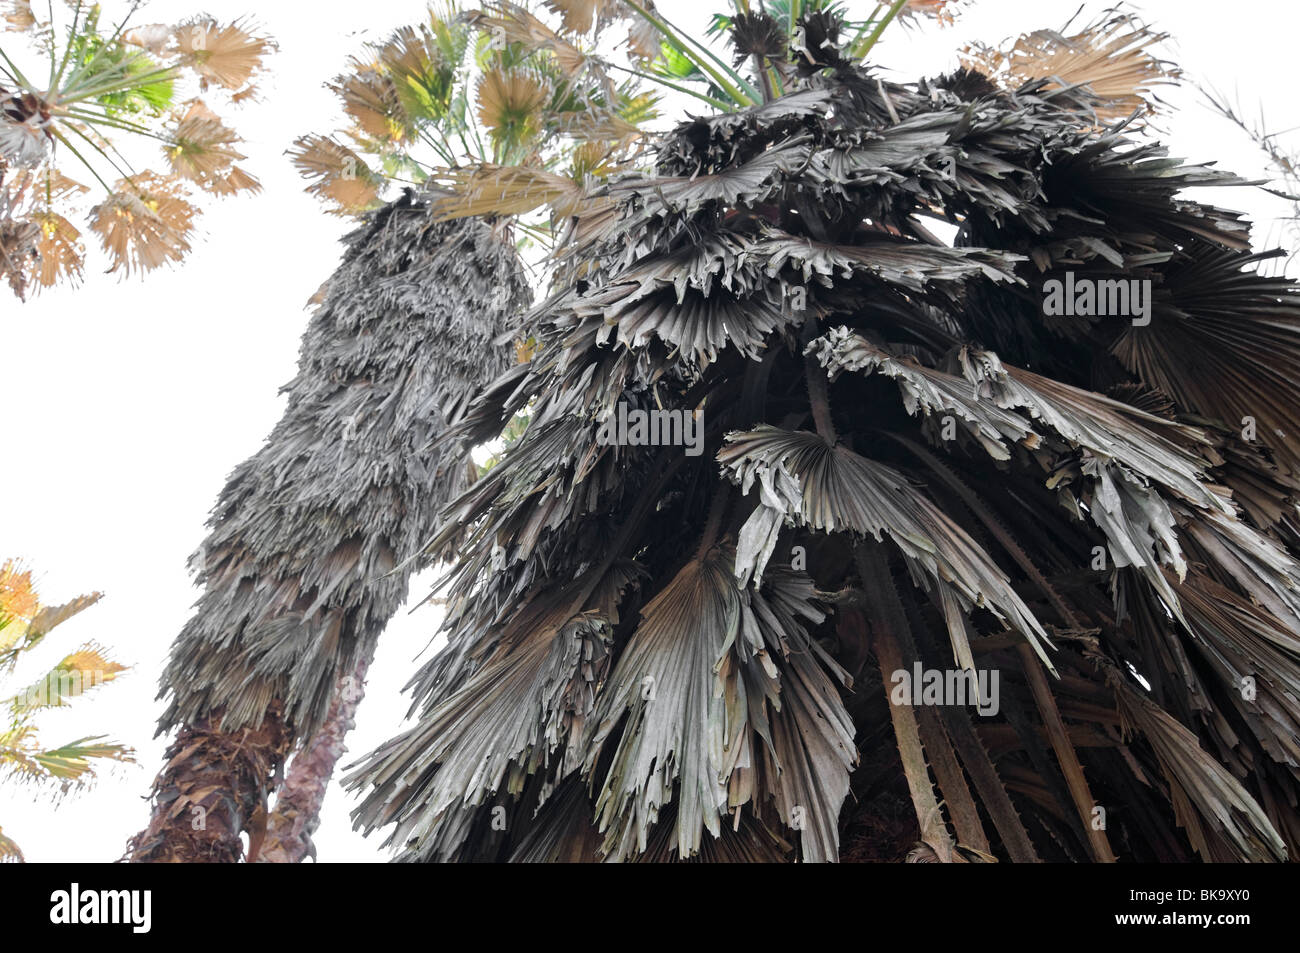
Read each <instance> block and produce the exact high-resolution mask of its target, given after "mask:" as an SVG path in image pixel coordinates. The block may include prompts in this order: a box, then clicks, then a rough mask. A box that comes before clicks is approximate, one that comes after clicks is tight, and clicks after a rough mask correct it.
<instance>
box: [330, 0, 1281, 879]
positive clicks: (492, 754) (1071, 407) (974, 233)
mask: <svg viewBox="0 0 1300 953" xmlns="http://www.w3.org/2000/svg"><path fill="white" fill-rule="evenodd" d="M898 6H901V5H900V4H895V7H898ZM731 26H732V31H733V32H732V36H733V40H734V43H735V46H736V55H737V61H738V62H747V63H752V64H754V65H756V67H757V71H758V73H760V74H766V75H767V78H768V81H769V83H770V87H771V89H773V90H774V91H775V90H776V89H777V86H776V82H771V81H773V80H776V81H779V82H780V84H781V87H782V88H783V89H784V94H783V95H779V96H775V97H773V98H771V99H770V100H769V101H765V102H763V103H761V104H758V105H754V106H752V107H749V108H747V109H743V110H739V111H734V112H731V113H727V114H723V115H718V116H714V117H710V118H699V119H695V120H693V121H691V122H689V123H686V124H683V125H682V126H680V127H678V129H677V130H676V131H675V132H674V133H673V134H671V135H669V136H667V137H665V138H664V140H663V141H662V143H661V145H660V148H659V153H658V170H657V175H654V176H631V177H627V178H624V179H621V180H619V181H617V182H615V183H613V184H611V185H610V186H609V187H608V188H607V189H606V190H605V193H604V196H605V199H606V203H607V204H606V205H605V206H604V207H594V208H593V210H592V211H590V212H589V213H588V214H585V215H583V216H582V217H580V219H579V221H578V223H577V226H576V229H575V241H574V243H573V244H572V245H571V246H570V247H569V249H568V250H567V253H568V254H569V256H570V257H571V259H572V260H573V261H575V262H581V263H582V265H583V267H582V272H581V277H580V279H578V280H574V281H572V282H571V283H567V284H566V285H564V286H561V287H559V288H557V289H556V290H555V291H554V292H553V293H552V294H551V295H550V296H549V297H548V298H547V299H546V300H545V301H544V302H543V303H541V304H540V305H539V306H537V307H536V308H535V309H534V310H533V311H532V312H531V313H530V314H529V315H528V316H527V317H526V319H525V320H524V322H523V325H522V330H523V331H524V332H526V333H528V334H530V335H531V336H532V337H533V339H534V340H535V341H536V348H535V350H534V351H533V353H532V357H531V360H530V362H529V363H528V364H526V365H523V366H521V367H517V368H512V369H511V370H510V371H509V372H508V373H507V374H506V375H504V376H503V377H502V378H501V379H500V380H499V381H498V382H497V383H496V384H494V385H493V386H492V387H490V388H488V389H487V390H486V391H485V392H484V393H483V394H482V395H481V396H480V398H479V399H478V401H477V402H476V403H475V404H474V406H473V407H472V408H471V410H470V411H469V413H468V414H467V416H466V418H465V419H464V420H463V421H462V422H461V424H460V425H458V428H457V430H456V433H457V434H458V435H459V436H460V437H461V438H462V439H464V440H467V441H469V442H471V443H473V442H476V441H481V440H484V439H487V438H489V437H491V436H493V435H495V434H496V433H498V432H499V431H500V428H501V427H502V425H503V423H504V422H505V421H507V420H510V419H511V418H512V416H513V415H514V414H515V413H517V412H518V411H519V410H520V409H522V408H523V407H524V406H525V405H528V404H529V403H530V402H531V414H532V416H531V423H530V425H529V427H528V429H527V430H526V431H525V433H524V434H523V436H522V437H521V438H520V439H519V440H518V441H517V442H516V443H515V444H514V446H513V447H512V448H510V449H509V450H508V451H507V452H506V453H505V454H504V456H503V458H502V460H501V462H500V463H499V464H498V465H497V466H496V467H494V468H493V469H492V470H491V471H490V472H489V473H488V474H487V475H486V476H485V477H484V479H482V480H481V481H479V482H478V483H476V484H475V485H474V486H472V487H470V488H469V489H468V490H467V491H466V492H465V493H464V494H462V496H461V497H460V498H459V499H458V500H456V501H455V502H454V503H453V504H452V505H451V506H450V507H449V508H448V510H447V511H446V519H445V521H444V524H443V526H442V529H441V530H440V532H439V535H438V536H437V538H436V539H435V541H434V544H433V545H432V547H431V549H430V553H431V555H433V556H435V557H439V558H445V559H448V560H454V562H455V565H454V570H453V572H452V573H451V575H450V577H449V583H448V584H449V586H450V589H449V593H448V614H447V620H446V632H447V637H448V647H447V649H446V650H445V651H444V652H443V653H441V654H440V655H439V656H437V657H436V658H434V659H433V660H432V661H431V662H430V663H429V664H428V665H426V666H425V668H424V669H423V670H422V671H421V673H420V674H419V676H418V677H417V678H416V679H415V680H414V681H413V685H414V688H415V691H416V694H417V701H418V702H419V703H421V704H422V706H423V708H422V715H421V718H420V721H419V723H418V724H417V725H416V726H415V727H414V728H412V729H410V730H409V731H407V732H406V733H404V734H402V735H401V736H399V737H398V738H396V739H394V740H393V741H391V742H389V743H388V744H387V745H385V746H383V747H382V748H380V749H379V750H378V751H376V752H375V753H373V754H372V755H371V756H370V757H369V758H368V759H367V761H366V762H365V763H364V764H363V765H362V767H360V768H359V769H358V770H357V771H356V772H355V773H354V774H353V775H352V777H351V779H350V780H351V783H352V784H353V785H354V786H356V787H358V788H364V789H365V790H366V798H365V800H364V801H363V803H362V806H361V807H360V809H359V810H358V812H357V814H356V817H357V820H358V824H359V825H360V826H362V827H364V828H365V829H367V830H370V829H374V828H378V827H381V826H391V837H390V842H391V843H394V844H396V845H397V846H398V847H399V848H400V849H401V855H400V858H401V859H404V860H417V861H425V860H462V861H464V860H529V861H537V860H595V859H605V860H612V861H627V860H638V859H639V860H661V859H688V858H698V859H704V860H736V859H744V860H751V861H753V860H771V861H779V860H789V859H794V858H802V859H803V860H807V861H818V860H835V859H840V858H846V859H859V860H862V859H903V858H904V857H906V858H907V859H909V860H918V861H927V860H929V861H933V860H939V861H944V862H948V861H988V860H994V859H1003V860H1011V861H1017V862H1034V861H1040V860H1081V861H1098V862H1105V861H1111V860H1114V859H1115V858H1116V857H1122V858H1123V859H1126V860H1135V861H1181V860H1187V859H1192V858H1194V857H1200V858H1201V859H1204V860H1280V859H1284V858H1286V857H1287V856H1288V855H1294V851H1295V850H1296V848H1297V845H1298V843H1300V813H1298V812H1297V808H1296V806H1295V805H1296V804H1297V803H1300V800H1298V795H1300V788H1298V786H1297V783H1298V781H1300V777H1298V776H1297V773H1298V772H1300V769H1298V768H1297V765H1298V764H1300V748H1298V747H1297V745H1298V742H1297V737H1300V731H1298V729H1300V702H1297V699H1298V698H1300V562H1297V557H1300V512H1298V511H1297V508H1296V507H1297V501H1298V500H1300V495H1298V494H1300V453H1298V452H1297V449H1296V445H1295V442H1294V439H1293V437H1292V436H1291V435H1293V434H1294V433H1295V432H1296V429H1297V426H1300V421H1297V420H1296V415H1297V410H1296V408H1297V407H1298V406H1300V393H1298V392H1297V391H1298V389H1300V384H1298V383H1297V382H1300V297H1298V296H1297V289H1296V286H1295V285H1294V284H1293V283H1291V282H1288V281H1286V280H1283V279H1278V278H1270V277H1267V276H1263V275H1261V274H1259V273H1258V272H1257V271H1256V270H1255V266H1256V264H1257V263H1258V261H1259V259H1260V256H1259V255H1255V254H1253V253H1252V252H1251V250H1250V247H1249V243H1248V231H1247V224H1246V223H1245V222H1244V221H1242V219H1241V217H1240V216H1239V215H1237V214H1235V213H1232V212H1228V211H1224V210H1222V209H1220V208H1217V207H1214V206H1210V205H1206V204H1202V203H1199V202H1194V201H1191V200H1188V199H1186V198H1183V197H1181V196H1180V194H1179V193H1180V192H1181V190H1183V189H1185V188H1188V187H1191V186H1229V185H1234V184H1238V180H1236V179H1234V178H1233V177H1232V176H1230V175H1228V174H1226V173H1222V172H1219V171H1216V170H1213V169H1210V168H1208V167H1206V166H1199V165H1188V164H1185V163H1183V162H1181V161H1179V160H1173V159H1167V158H1165V157H1164V156H1165V153H1164V150H1163V149H1161V148H1160V147H1159V146H1158V145H1157V144H1154V143H1151V142H1148V141H1145V140H1141V139H1137V138H1134V137H1133V130H1132V128H1131V127H1127V126H1126V125H1125V124H1124V123H1123V122H1121V123H1119V124H1116V125H1114V126H1110V127H1104V128H1103V127H1100V122H1101V119H1100V117H1099V112H1101V111H1103V110H1104V107H1105V106H1106V105H1107V103H1106V102H1104V101H1103V99H1102V98H1101V97H1100V96H1098V94H1096V93H1094V92H1093V91H1091V90H1089V89H1088V88H1087V87H1081V86H1076V85H1073V84H1072V83H1070V82H1068V81H1061V80H1060V78H1057V79H1052V78H1048V77H1044V78H1040V79H1032V80H1030V81H1028V82H1025V83H1023V84H1021V85H1019V86H1017V87H1016V88H1015V89H1014V90H1011V91H1007V90H1005V89H1001V88H999V87H998V86H997V85H995V84H994V83H993V82H992V81H991V80H990V78H989V77H988V76H986V75H984V74H982V73H980V72H976V71H971V70H961V71H958V72H956V73H954V74H951V75H947V76H942V77H939V78H936V79H931V80H925V81H922V82H919V83H916V84H910V85H903V84H895V83H889V82H885V81H883V80H882V79H880V78H878V77H876V76H874V75H872V74H871V72H870V71H868V70H866V69H864V68H862V67H861V66H859V65H858V64H857V61H856V60H857V57H856V55H855V54H856V52H857V51H858V47H857V42H858V38H857V37H855V36H853V34H852V31H848V30H845V29H843V27H842V24H841V22H840V21H839V20H838V18H837V17H835V16H834V15H833V14H831V13H829V12H828V11H825V10H812V11H811V12H806V13H802V14H799V15H798V16H797V17H796V18H795V19H794V22H793V23H792V24H787V23H785V22H782V21H780V20H777V19H775V18H773V17H771V16H769V15H767V14H763V13H747V14H743V15H739V16H737V17H735V18H734V20H733V22H732V24H731ZM790 26H793V29H789V27H790ZM763 85H765V86H767V85H769V84H768V83H764V84H763ZM926 220H937V221H939V222H942V223H947V225H948V226H949V227H951V228H955V235H956V237H955V239H954V240H953V241H952V242H945V241H942V240H941V239H940V238H938V237H936V235H935V234H934V233H933V232H932V230H931V229H929V228H927V227H926V225H925V222H926ZM935 230H936V231H938V230H939V229H935ZM1067 273H1071V274H1072V275H1073V279H1074V280H1075V281H1084V280H1086V281H1093V282H1104V281H1118V280H1124V281H1129V280H1137V281H1149V282H1151V284H1150V286H1149V287H1150V288H1151V289H1152V291H1151V295H1152V297H1151V302H1152V308H1151V311H1150V313H1149V315H1148V316H1149V318H1150V320H1149V322H1148V321H1145V320H1144V319H1142V318H1139V319H1138V320H1136V321H1135V320H1134V319H1133V318H1132V317H1130V316H1127V315H1124V316H1120V315H1115V314H1109V315H1103V314H1098V313H1097V309H1096V308H1093V309H1091V312H1089V309H1087V308H1083V307H1080V308H1078V309H1075V308H1071V309H1070V311H1069V313H1068V314H1055V315H1052V316H1048V315H1047V314H1045V307H1044V302H1045V299H1047V298H1048V297H1049V295H1050V294H1051V293H1052V290H1053V288H1054V287H1055V286H1053V285H1048V284H1047V283H1048V282H1052V281H1060V282H1062V284H1064V282H1065V281H1067V280H1070V279H1069V277H1068V275H1067ZM1080 287H1082V286H1080ZM1090 287H1095V286H1090ZM1103 287H1104V286H1103ZM634 411H644V412H649V411H655V412H659V413H660V414H663V413H666V412H673V413H676V414H677V415H678V417H677V422H678V430H677V431H676V436H677V438H678V439H677V441H676V442H677V443H678V444H681V443H682V442H683V441H685V442H687V443H689V442H690V441H689V440H686V437H687V435H688V434H689V427H690V421H691V420H692V419H696V420H698V421H699V426H700V428H701V431H700V436H701V438H702V450H703V452H702V453H701V454H699V455H692V453H688V452H687V450H688V449H691V448H690V447H684V446H681V445H652V442H651V441H649V440H647V439H641V440H640V441H639V442H638V440H636V439H635V438H633V439H608V438H607V437H608V432H609V431H608V426H609V422H610V421H611V420H614V419H617V418H618V417H619V416H627V415H628V414H630V413H631V412H634ZM693 414H695V415H698V416H697V417H695V418H693V417H692V415H693ZM602 431H603V432H604V433H605V434H606V438H602V437H601V434H602ZM627 436H628V437H632V434H631V433H629V434H628V435H627ZM640 436H641V437H643V438H644V437H645V436H646V434H645V432H644V431H643V432H642V433H641V434H640ZM664 442H665V443H670V444H671V443H673V441H672V440H666V441H664ZM453 542H454V546H453ZM917 670H920V671H921V672H928V671H934V672H938V673H941V674H947V675H948V676H952V675H954V674H958V673H963V672H969V673H975V672H976V671H982V672H991V673H996V674H998V675H999V676H1000V680H999V682H996V683H993V684H997V685H999V686H1000V691H999V692H998V693H997V695H996V696H995V697H990V695H989V692H988V690H987V688H986V689H985V693H984V695H982V696H980V697H979V698H978V699H975V698H968V699H967V702H968V703H967V704H960V703H955V702H954V700H953V699H951V698H948V699H946V701H947V704H942V702H944V701H945V698H944V696H942V695H939V696H937V697H936V698H934V699H930V698H929V697H928V696H927V697H926V698H922V697H921V696H920V695H919V694H918V695H916V696H913V695H912V694H911V693H903V694H901V695H900V693H899V691H898V689H899V687H900V685H901V684H906V682H907V679H908V678H909V676H910V675H911V674H912V673H913V672H914V671H917ZM948 680H949V683H950V684H957V682H956V680H955V679H953V678H951V677H949V679H948ZM990 681H991V678H990ZM985 684H986V685H987V684H988V683H987V682H986V683H985ZM916 690H917V692H918V693H919V691H920V685H918V686H916ZM977 700H978V701H979V704H980V706H981V707H982V708H983V709H984V710H985V711H988V712H989V714H987V715H981V714H980V713H979V712H978V711H977V709H976V705H975V701H977ZM994 700H996V701H997V703H998V704H997V706H996V713H994V712H993V711H992V710H991V709H992V706H991V705H990V704H988V703H991V702H993V701H994ZM918 701H931V702H935V701H937V702H941V703H940V704H917V702H918ZM891 736H892V737H891ZM850 793H852V794H853V795H854V797H853V798H852V799H850V798H849V795H850Z"/></svg>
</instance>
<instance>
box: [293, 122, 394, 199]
mask: <svg viewBox="0 0 1300 953" xmlns="http://www.w3.org/2000/svg"><path fill="white" fill-rule="evenodd" d="M289 155H290V156H291V157H292V159H293V164H294V165H295V166H296V167H297V169H298V171H299V173H301V174H302V175H303V176H304V177H305V178H308V179H311V180H312V183H311V185H309V186H308V187H307V191H308V192H310V193H312V194H313V195H318V196H320V197H321V198H323V199H326V200H327V201H330V202H332V203H334V205H335V206H336V207H337V208H338V210H339V211H340V212H344V213H353V212H358V211H363V210H365V209H368V208H371V207H372V206H374V204H375V203H376V202H377V201H378V200H379V191H380V189H381V188H382V186H383V179H382V178H381V177H379V176H378V175H376V174H375V173H374V172H373V171H371V169H370V167H369V166H367V165H366V163H365V161H364V160H362V158H361V157H360V156H359V155H357V154H356V153H355V152H354V151H352V150H351V149H349V148H348V147H347V146H345V145H343V144H342V143H339V142H337V141H335V140H334V139H332V138H329V137H326V136H317V135H310V136H302V137H301V138H299V139H298V140H296V141H295V142H294V144H293V148H292V149H290V150H289Z"/></svg>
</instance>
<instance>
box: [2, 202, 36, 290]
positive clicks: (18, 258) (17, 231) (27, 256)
mask: <svg viewBox="0 0 1300 953" xmlns="http://www.w3.org/2000/svg"><path fill="white" fill-rule="evenodd" d="M40 235H41V229H40V226H39V225H37V224H36V223H35V222H32V221H28V220H26V219H15V218H10V217H7V216H0V277H3V278H4V279H5V280H6V281H8V282H9V287H10V288H11V289H12V290H13V293H14V294H16V295H17V296H18V297H19V298H20V299H21V298H23V297H24V296H25V295H26V293H27V279H28V275H29V274H30V271H31V265H32V260H33V259H34V258H35V256H36V243H37V242H38V241H39V240H40Z"/></svg>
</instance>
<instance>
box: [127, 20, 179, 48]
mask: <svg viewBox="0 0 1300 953" xmlns="http://www.w3.org/2000/svg"><path fill="white" fill-rule="evenodd" d="M175 39H176V33H175V28H174V27H172V26H169V25H168V24H166V23H150V24H147V25H145V26H137V27H132V28H131V29H129V30H126V31H125V32H124V33H123V34H122V42H123V43H129V44H131V45H132V46H138V47H140V48H141V49H142V50H148V51H149V52H150V53H153V54H154V55H155V56H157V55H159V54H162V53H164V52H166V51H167V49H168V48H169V47H170V46H171V45H172V43H173V41H174V40H175Z"/></svg>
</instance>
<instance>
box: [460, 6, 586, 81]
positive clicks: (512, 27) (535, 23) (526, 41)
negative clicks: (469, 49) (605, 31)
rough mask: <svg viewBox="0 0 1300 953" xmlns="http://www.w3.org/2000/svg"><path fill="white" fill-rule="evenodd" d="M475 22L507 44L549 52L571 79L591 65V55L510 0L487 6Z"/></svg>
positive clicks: (475, 18) (476, 17)
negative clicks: (589, 62) (516, 44)
mask: <svg viewBox="0 0 1300 953" xmlns="http://www.w3.org/2000/svg"><path fill="white" fill-rule="evenodd" d="M473 22H474V23H475V24H477V25H478V26H480V27H481V28H482V29H484V30H486V31H488V33H490V34H492V35H493V36H497V37H500V38H501V39H502V40H504V41H505V42H507V43H519V44H521V45H522V46H523V47H524V48H525V49H526V50H529V51H537V50H547V51H549V52H550V53H551V54H553V55H554V56H555V62H556V64H557V65H558V66H559V67H560V69H561V70H563V71H564V72H565V73H566V74H569V75H571V76H572V75H574V74H576V73H578V71H580V70H582V69H583V68H584V67H586V66H587V63H588V60H587V54H585V53H583V52H582V50H580V49H578V47H576V46H574V45H573V44H572V43H570V42H569V41H568V40H566V39H564V37H562V36H560V35H559V34H558V33H556V32H555V31H554V30H552V29H551V28H550V27H548V26H547V25H546V24H545V23H543V22H542V21H541V20H539V19H538V18H537V17H535V16H534V15H533V14H531V13H529V12H528V11H527V10H525V9H524V8H523V7H521V6H519V5H518V4H515V3H510V2H509V0H495V2H491V3H488V4H486V5H485V7H484V12H482V13H479V14H477V15H476V16H475V17H474V21H473Z"/></svg>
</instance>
